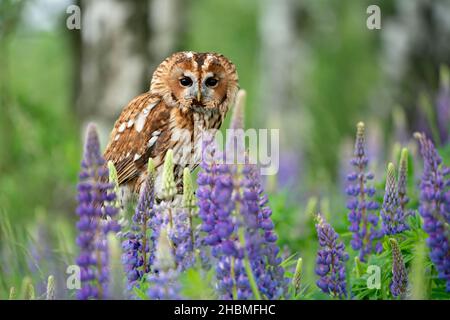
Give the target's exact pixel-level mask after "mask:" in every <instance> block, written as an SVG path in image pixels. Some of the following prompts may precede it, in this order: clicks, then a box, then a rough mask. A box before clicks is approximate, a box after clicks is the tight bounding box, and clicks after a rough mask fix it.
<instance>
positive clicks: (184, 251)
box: [169, 168, 199, 271]
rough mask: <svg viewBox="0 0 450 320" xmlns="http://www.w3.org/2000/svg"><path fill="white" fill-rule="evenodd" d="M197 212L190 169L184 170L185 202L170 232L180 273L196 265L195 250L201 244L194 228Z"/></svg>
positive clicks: (176, 214)
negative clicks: (193, 220)
mask: <svg viewBox="0 0 450 320" xmlns="http://www.w3.org/2000/svg"><path fill="white" fill-rule="evenodd" d="M194 210H195V195H194V188H193V185H192V179H191V172H190V170H189V168H184V170H183V200H182V208H179V210H176V211H175V212H174V216H173V228H171V229H170V230H169V238H170V240H171V241H172V243H173V246H174V249H173V251H174V256H175V262H176V264H177V266H178V269H179V271H183V270H185V269H187V268H189V267H191V266H193V265H194V264H195V255H194V250H195V249H196V248H197V247H198V244H199V242H198V241H197V239H196V238H197V237H196V236H195V234H196V232H195V230H194V226H193V222H192V219H193V212H194Z"/></svg>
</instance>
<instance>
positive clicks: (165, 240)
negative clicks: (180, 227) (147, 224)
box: [147, 228, 181, 300]
mask: <svg viewBox="0 0 450 320" xmlns="http://www.w3.org/2000/svg"><path fill="white" fill-rule="evenodd" d="M154 269H155V270H154V272H153V273H152V274H150V275H149V276H148V281H149V283H150V288H149V289H148V292H147V294H148V297H149V298H150V299H156V300H180V299H181V296H180V294H179V290H180V286H179V284H178V271H177V268H176V263H175V260H174V257H173V256H172V250H171V244H170V240H169V237H168V233H167V230H166V228H162V229H161V230H160V232H159V239H158V244H157V246H156V253H155V263H154Z"/></svg>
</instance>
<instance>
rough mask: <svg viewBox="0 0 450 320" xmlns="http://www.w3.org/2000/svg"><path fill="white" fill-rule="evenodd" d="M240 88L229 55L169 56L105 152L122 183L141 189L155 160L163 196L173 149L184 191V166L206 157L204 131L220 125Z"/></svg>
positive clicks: (118, 123)
mask: <svg viewBox="0 0 450 320" xmlns="http://www.w3.org/2000/svg"><path fill="white" fill-rule="evenodd" d="M238 88H239V85H238V75H237V72H236V67H235V65H234V64H233V63H232V62H231V61H230V60H228V59H227V58H226V57H224V56H223V55H220V54H216V53H197V52H190V51H189V52H178V53H175V54H173V55H171V56H170V57H168V58H167V59H165V60H164V61H163V62H162V63H161V64H160V65H159V66H158V67H157V68H156V70H155V72H154V73H153V77H152V80H151V83H150V90H149V91H147V92H146V93H143V94H141V95H139V96H137V97H136V98H134V99H133V100H131V101H130V102H129V103H128V105H127V106H126V107H125V108H124V109H123V111H122V113H121V114H120V117H119V119H118V120H117V121H116V123H115V125H114V128H113V130H112V132H111V135H110V140H109V143H108V145H107V147H106V150H105V153H104V156H105V159H106V160H107V161H112V162H113V164H114V166H115V167H116V169H117V174H118V180H119V185H121V186H125V187H127V189H129V190H130V191H131V192H132V193H134V194H136V193H139V192H140V188H141V186H142V185H143V182H144V181H145V177H146V173H147V163H148V160H149V158H152V159H153V161H154V164H155V168H156V176H155V190H156V193H157V195H158V193H160V191H161V178H162V167H163V166H162V164H163V162H164V158H165V155H166V152H167V150H169V149H172V150H173V159H174V164H175V166H174V177H175V182H176V183H177V186H178V188H179V189H180V188H181V184H182V173H183V169H184V168H185V167H188V168H189V169H190V170H193V169H194V168H195V167H196V166H197V165H198V164H199V163H200V161H201V137H202V134H203V132H204V131H205V130H213V129H219V128H220V126H221V124H222V121H223V119H224V117H225V116H226V114H227V111H228V109H229V105H230V104H231V103H232V102H233V101H234V98H235V96H236V93H237V91H238Z"/></svg>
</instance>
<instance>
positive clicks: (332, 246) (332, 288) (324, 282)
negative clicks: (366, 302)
mask: <svg viewBox="0 0 450 320" xmlns="http://www.w3.org/2000/svg"><path fill="white" fill-rule="evenodd" d="M316 230H317V237H318V239H319V246H320V249H319V251H318V252H317V258H316V269H315V271H316V274H317V275H318V276H319V277H320V278H319V280H317V282H316V284H317V286H318V287H319V288H320V289H321V290H322V291H323V292H325V293H328V294H330V295H331V296H333V297H337V298H340V299H342V298H345V297H346V296H347V288H346V286H347V284H346V275H345V261H347V260H348V254H347V252H345V246H344V243H343V242H342V241H338V239H339V235H338V234H337V233H336V231H334V229H333V227H332V226H331V225H330V224H329V223H327V222H326V221H325V219H324V218H323V217H322V216H321V215H320V214H319V215H317V224H316Z"/></svg>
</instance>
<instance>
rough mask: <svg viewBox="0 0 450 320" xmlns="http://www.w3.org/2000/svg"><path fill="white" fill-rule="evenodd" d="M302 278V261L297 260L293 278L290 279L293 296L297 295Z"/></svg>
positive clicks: (300, 259)
mask: <svg viewBox="0 0 450 320" xmlns="http://www.w3.org/2000/svg"><path fill="white" fill-rule="evenodd" d="M302 276H303V259H302V258H298V260H297V264H296V266H295V272H294V276H293V277H292V286H293V287H294V295H297V294H298V291H299V290H300V285H301V281H302Z"/></svg>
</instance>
